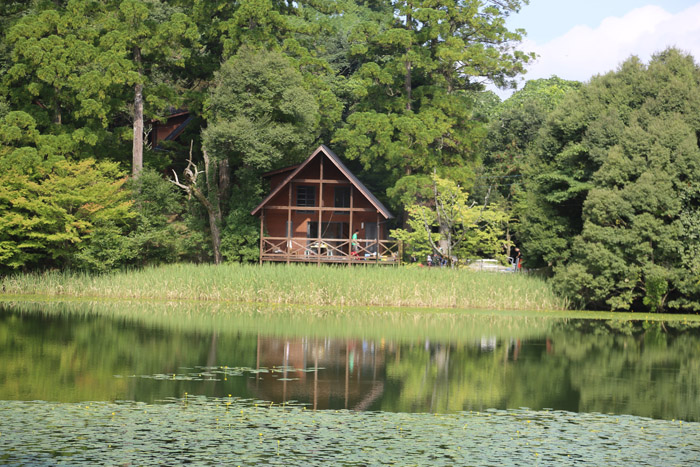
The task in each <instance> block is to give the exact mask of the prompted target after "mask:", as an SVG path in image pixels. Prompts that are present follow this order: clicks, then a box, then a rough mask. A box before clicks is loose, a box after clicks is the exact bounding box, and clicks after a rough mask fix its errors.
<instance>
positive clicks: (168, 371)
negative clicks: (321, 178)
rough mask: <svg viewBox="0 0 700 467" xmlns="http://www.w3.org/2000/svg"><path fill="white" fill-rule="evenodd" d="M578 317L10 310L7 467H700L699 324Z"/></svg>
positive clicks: (3, 435)
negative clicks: (97, 466) (632, 466)
mask: <svg viewBox="0 0 700 467" xmlns="http://www.w3.org/2000/svg"><path fill="white" fill-rule="evenodd" d="M571 316H572V315H571V314H569V315H566V316H563V315H553V314H547V313H533V314H522V313H520V314H518V313H508V312H502V313H493V312H484V311H481V312H479V311H474V312H468V311H463V312H455V311H444V310H432V311H426V310H423V311H416V310H381V309H380V310H374V309H361V310H358V309H354V310H329V309H323V308H312V309H302V310H300V309H290V308H284V307H259V306H258V307H256V306H241V305H231V304H229V305H226V304H223V305H222V304H209V305H201V304H182V303H129V302H124V303H118V302H113V303H83V302H74V303H57V302H51V303H49V302H47V303H41V302H18V303H9V302H7V303H4V304H0V350H1V354H0V355H2V360H1V361H0V400H2V402H0V416H2V420H3V422H2V428H0V430H1V431H0V448H1V451H0V461H3V462H5V463H25V464H26V463H30V464H37V463H38V464H42V463H45V464H55V463H57V462H58V463H67V464H73V463H95V462H100V463H105V462H106V463H125V462H133V463H136V464H144V463H146V464H148V463H161V462H164V463H180V462H185V461H188V460H192V461H200V462H202V463H220V462H224V463H237V464H240V465H255V464H260V463H264V464H276V463H278V464H279V465H309V464H314V463H315V464H318V465H327V464H328V463H338V461H339V460H342V461H343V462H344V463H346V464H348V465H372V464H385V463H391V462H397V463H399V464H401V465H410V464H416V465H426V464H430V465H437V464H445V465H454V464H461V463H471V464H490V463H499V464H500V463H509V462H510V463H516V464H517V463H524V464H535V463H539V464H547V463H552V464H557V465H561V464H566V463H571V464H572V465H573V464H574V463H581V462H583V463H586V462H590V463H591V464H592V465H600V464H601V463H602V464H611V465H612V464H620V463H630V462H634V463H637V464H647V465H659V464H660V463H663V464H664V465H687V464H688V463H693V462H700V423H698V422H700V359H698V358H697V355H699V354H700V323H698V321H697V319H694V318H695V317H686V318H683V317H681V318H677V317H676V318H674V319H672V320H668V321H659V320H650V319H647V320H629V319H617V318H616V317H615V315H613V314H600V315H596V319H575V318H573V317H571ZM573 316H575V315H573ZM605 318H609V319H605ZM640 443H641V444H642V446H641V447H640ZM173 453H175V454H177V456H176V457H173V458H171V460H172V462H169V461H168V460H167V457H164V456H168V455H172V454H173ZM212 455H216V456H218V457H216V459H218V461H215V460H214V459H215V458H214V457H212Z"/></svg>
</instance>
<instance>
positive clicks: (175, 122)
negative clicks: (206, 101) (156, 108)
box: [149, 109, 194, 149]
mask: <svg viewBox="0 0 700 467" xmlns="http://www.w3.org/2000/svg"><path fill="white" fill-rule="evenodd" d="M193 120H194V115H192V114H190V112H189V110H187V109H170V112H169V113H168V116H167V117H166V118H165V122H160V121H159V120H151V122H150V123H151V126H152V131H151V134H150V136H149V137H150V140H151V145H152V147H153V148H154V149H161V147H160V143H161V141H175V140H176V139H177V138H178V137H179V136H180V135H181V134H182V132H183V131H185V129H186V128H187V126H188V125H189V124H190V123H192V121H193Z"/></svg>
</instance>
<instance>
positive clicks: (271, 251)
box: [260, 237, 400, 265]
mask: <svg viewBox="0 0 700 467" xmlns="http://www.w3.org/2000/svg"><path fill="white" fill-rule="evenodd" d="M354 242H355V243H356V246H355V248H352V249H351V243H352V241H351V240H349V239H347V238H344V239H342V238H323V239H321V240H320V241H318V240H317V239H310V238H299V237H263V238H262V240H261V251H262V255H261V258H260V260H261V261H278V262H280V261H281V262H286V263H293V262H295V263H344V264H381V265H389V264H392V265H393V264H399V258H400V254H399V248H398V242H396V241H394V240H360V239H358V240H355V241H354ZM353 250H354V251H353Z"/></svg>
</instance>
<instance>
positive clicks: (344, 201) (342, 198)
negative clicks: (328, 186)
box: [333, 186, 350, 208]
mask: <svg viewBox="0 0 700 467" xmlns="http://www.w3.org/2000/svg"><path fill="white" fill-rule="evenodd" d="M334 195H335V196H334V198H335V199H334V201H335V202H334V204H333V205H334V206H335V207H336V208H349V207H350V187H349V186H337V187H335V193H334Z"/></svg>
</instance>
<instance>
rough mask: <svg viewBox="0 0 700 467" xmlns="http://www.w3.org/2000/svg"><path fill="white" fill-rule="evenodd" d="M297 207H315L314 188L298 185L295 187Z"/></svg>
mask: <svg viewBox="0 0 700 467" xmlns="http://www.w3.org/2000/svg"><path fill="white" fill-rule="evenodd" d="M297 206H305V207H313V206H316V187H314V186H306V185H300V186H298V187H297Z"/></svg>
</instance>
